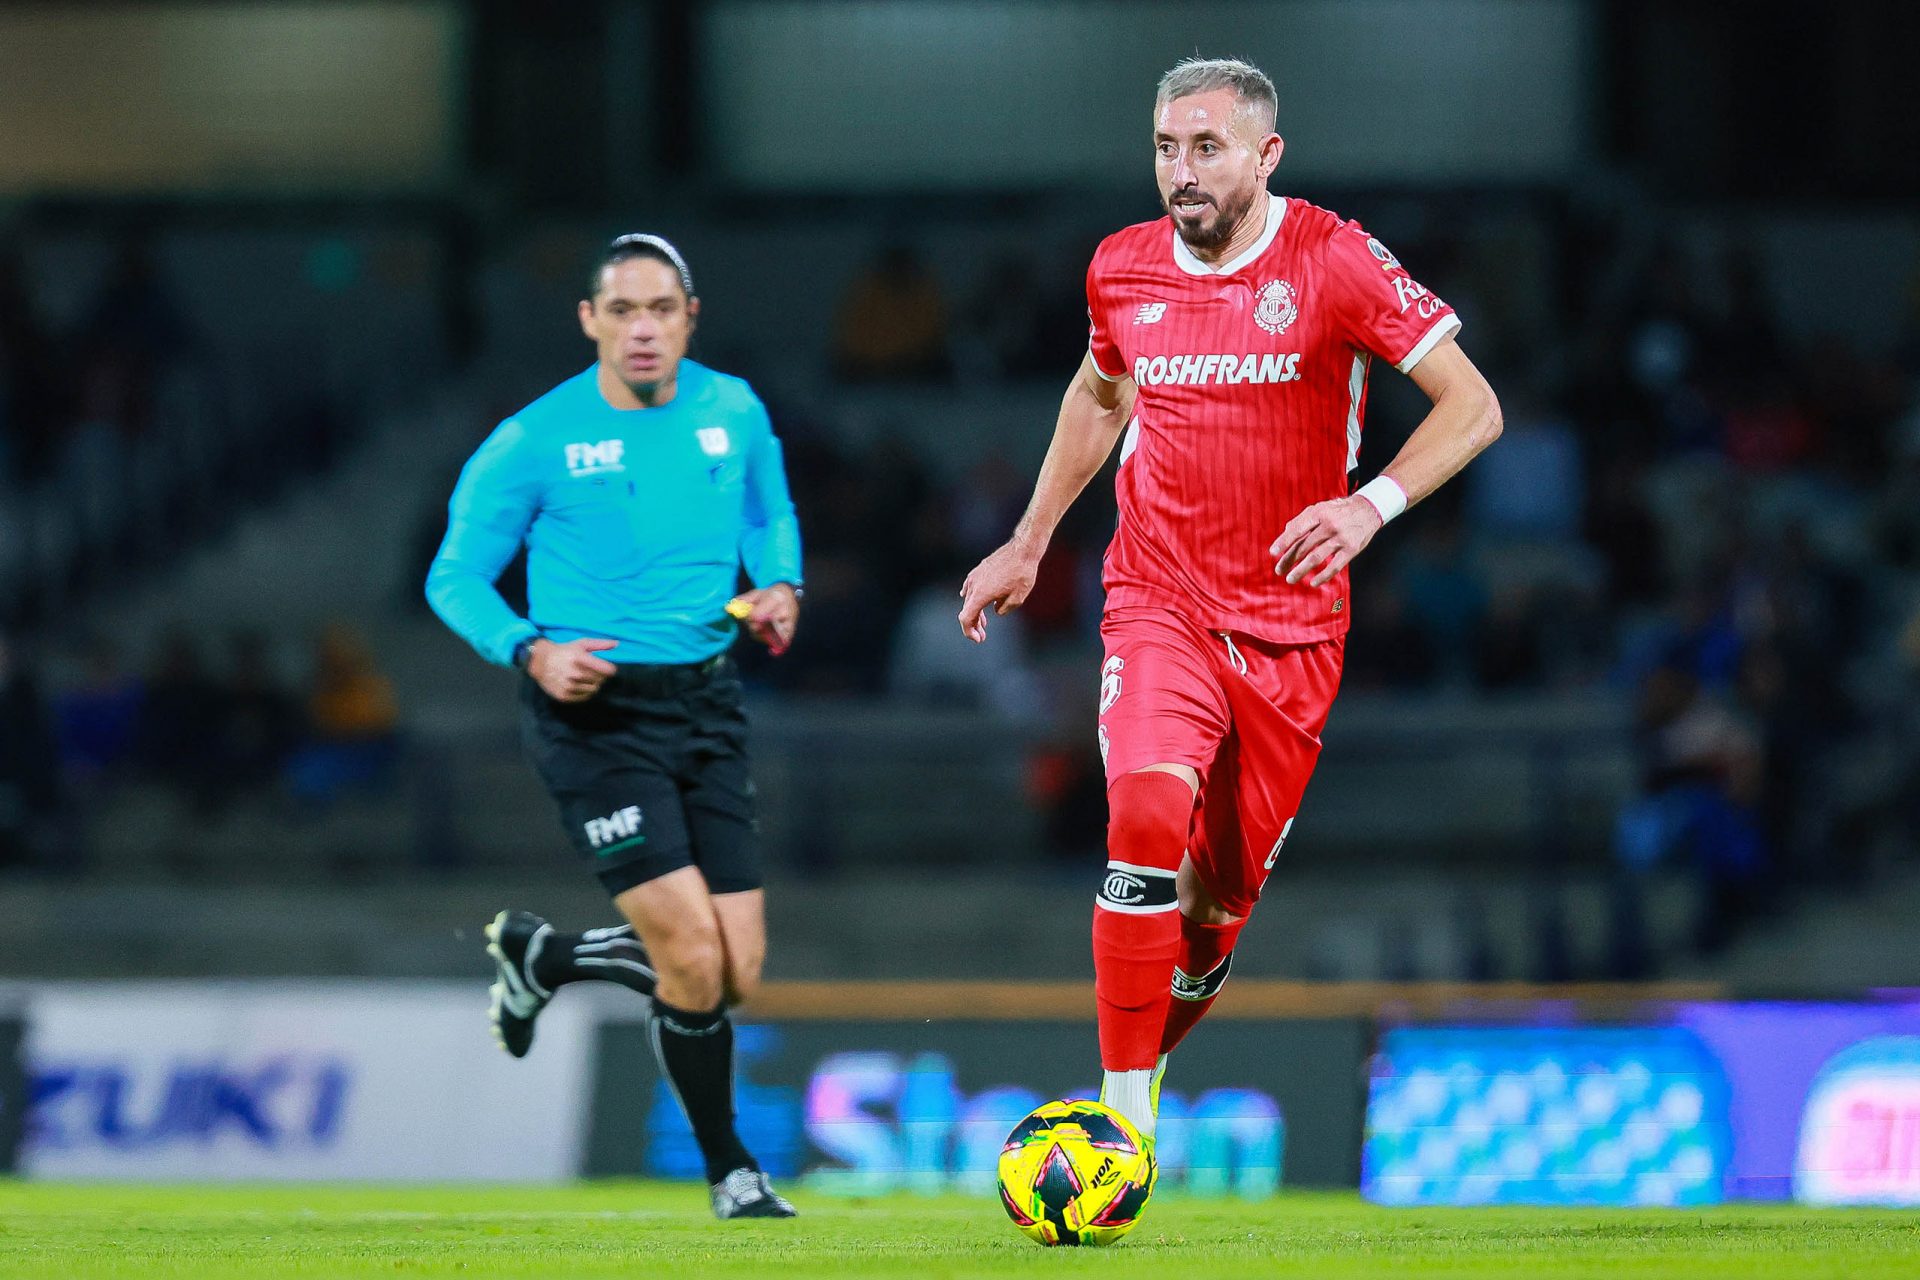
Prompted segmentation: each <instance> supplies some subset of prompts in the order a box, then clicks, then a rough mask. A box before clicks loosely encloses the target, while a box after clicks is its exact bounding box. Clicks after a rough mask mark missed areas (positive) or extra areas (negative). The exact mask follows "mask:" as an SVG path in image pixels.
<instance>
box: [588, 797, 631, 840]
mask: <svg viewBox="0 0 1920 1280" xmlns="http://www.w3.org/2000/svg"><path fill="white" fill-rule="evenodd" d="M586 829H587V843H588V844H590V845H592V846H593V847H594V848H596V849H599V848H604V847H605V846H607V845H610V844H617V843H619V842H620V841H622V840H627V839H630V838H632V837H633V836H634V835H636V834H637V833H638V832H639V830H640V806H639V805H637V804H630V805H628V806H627V807H626V808H624V809H621V810H618V811H617V812H614V813H610V814H608V815H607V816H606V817H604V818H589V819H587V821H586Z"/></svg>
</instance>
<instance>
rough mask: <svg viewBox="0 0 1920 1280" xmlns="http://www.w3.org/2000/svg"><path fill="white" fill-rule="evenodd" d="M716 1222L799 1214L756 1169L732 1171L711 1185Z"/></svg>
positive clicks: (793, 1216) (792, 1216)
mask: <svg viewBox="0 0 1920 1280" xmlns="http://www.w3.org/2000/svg"><path fill="white" fill-rule="evenodd" d="M713 1216H714V1217H716V1218H723V1219H724V1218H797V1217H799V1216H800V1212H799V1210H797V1209H795V1208H794V1207H793V1206H792V1205H791V1204H789V1203H787V1200H786V1197H784V1196H782V1195H780V1194H779V1193H778V1192H776V1191H775V1190H774V1189H773V1184H772V1183H770V1182H768V1181H767V1175H766V1174H764V1173H762V1172H760V1171H759V1170H758V1169H735V1170H734V1171H733V1172H732V1173H730V1174H728V1175H727V1176H726V1177H724V1178H722V1179H720V1181H718V1182H716V1183H714V1184H713Z"/></svg>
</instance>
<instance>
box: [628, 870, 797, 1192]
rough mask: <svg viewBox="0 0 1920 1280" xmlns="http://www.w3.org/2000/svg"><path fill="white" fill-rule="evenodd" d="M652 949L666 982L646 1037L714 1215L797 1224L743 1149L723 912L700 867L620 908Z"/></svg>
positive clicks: (642, 891)
mask: <svg viewBox="0 0 1920 1280" xmlns="http://www.w3.org/2000/svg"><path fill="white" fill-rule="evenodd" d="M614 905H615V906H617V907H619V908H620V911H621V914H622V915H624V916H626V917H627V919H628V920H630V921H631V922H632V923H633V927H634V929H635V931H636V932H638V933H639V935H640V938H641V940H642V941H643V942H645V943H646V946H647V951H648V953H649V954H651V955H652V957H653V960H654V967H655V968H656V969H657V970H658V971H659V974H660V982H659V986H658V988H657V989H656V990H655V992H654V997H653V1016H652V1017H651V1018H650V1019H649V1020H648V1035H649V1038H650V1039H651V1041H652V1043H653V1053H654V1057H655V1058H656V1059H657V1060H658V1062H659V1064H660V1070H661V1073H662V1074H663V1075H665V1076H666V1078H667V1081H668V1082H669V1084H671V1085H672V1087H673V1091H674V1096H675V1097H677V1098H678V1099H679V1101H680V1107H681V1110H683V1111H684V1112H686V1116H687V1123H688V1124H689V1125H690V1126H691V1127H692V1129H693V1137H694V1141H695V1142H696V1143H697V1144H698V1145H699V1147H700V1155H701V1158H702V1159H703V1160H704V1161H705V1163H706V1176H707V1184H708V1186H709V1187H710V1188H711V1189H712V1201H713V1209H714V1213H715V1214H716V1215H717V1216H719V1217H722V1218H735V1217H791V1216H793V1209H792V1206H791V1205H788V1204H787V1203H786V1202H785V1201H784V1200H782V1199H781V1198H780V1197H779V1196H777V1195H775V1194H774V1193H773V1191H772V1188H771V1187H769V1186H768V1185H767V1183H766V1177H765V1175H764V1174H763V1173H761V1171H760V1166H759V1164H758V1163H757V1162H756V1161H755V1160H754V1158H753V1156H752V1155H751V1154H750V1153H749V1152H748V1151H747V1148H746V1145H745V1144H744V1143H742V1142H741V1140H740V1133H739V1129H738V1127H737V1124H736V1117H735V1114H734V1107H733V1021H732V1019H731V1018H729V1017H728V1016H727V1005H726V1002H725V1000H724V996H725V993H726V984H727V964H726V943H725V941H724V940H723V939H724V935H723V933H722V931H721V924H720V912H719V910H718V909H717V907H716V905H715V899H714V896H713V895H712V894H711V893H710V892H708V888H707V881H706V877H705V876H703V875H701V874H700V869H699V868H698V867H692V866H688V867H682V868H680V869H679V870H677V871H674V872H671V873H669V874H667V875H664V876H661V877H660V878H659V879H657V880H650V881H648V882H647V883H645V884H641V885H637V886H635V887H634V888H632V889H629V890H627V891H626V892H625V893H623V894H621V895H620V896H619V897H618V898H616V899H615V900H614Z"/></svg>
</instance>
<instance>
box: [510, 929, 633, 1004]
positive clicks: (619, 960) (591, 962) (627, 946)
mask: <svg viewBox="0 0 1920 1280" xmlns="http://www.w3.org/2000/svg"><path fill="white" fill-rule="evenodd" d="M527 967H528V968H529V969H531V970H532V971H533V980H534V981H535V982H537V983H539V984H540V985H541V986H543V987H545V988H546V989H547V990H548V991H552V990H554V989H556V988H558V987H564V986H565V985H566V984H567V983H569V982H588V981H595V980H598V981H603V982H617V983H619V984H620V985H621V986H623V987H626V988H627V989H629V990H631V991H637V992H639V993H640V994H641V995H643V996H650V995H652V994H653V984H654V974H653V964H652V962H651V961H649V960H648V959H647V952H646V948H644V947H642V946H641V945H640V940H639V939H638V938H635V937H634V936H633V926H632V925H628V924H623V925H615V926H613V927H612V928H607V929H589V930H587V931H586V932H585V933H561V932H560V931H559V930H558V929H556V930H554V931H553V932H552V933H549V934H546V935H544V936H543V937H541V939H540V941H539V944H538V950H534V949H533V948H529V954H528V957H527Z"/></svg>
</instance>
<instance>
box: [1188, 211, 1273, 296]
mask: <svg viewBox="0 0 1920 1280" xmlns="http://www.w3.org/2000/svg"><path fill="white" fill-rule="evenodd" d="M1286 216H1287V198H1286V197H1285V196H1276V195H1269V196H1268V197H1267V228H1266V230H1264V231H1262V232H1261V233H1260V238H1259V239H1258V240H1256V241H1254V242H1253V244H1252V245H1251V246H1249V247H1248V249H1247V251H1246V252H1245V253H1243V254H1241V255H1240V256H1239V257H1237V258H1235V259H1233V260H1232V261H1231V262H1223V263H1221V264H1220V265H1219V266H1217V267H1215V266H1209V265H1208V264H1206V263H1204V262H1202V261H1200V259H1199V258H1198V257H1197V256H1196V255H1195V254H1194V252H1193V250H1191V249H1189V248H1187V242H1186V241H1185V240H1182V239H1181V238H1180V230H1179V228H1177V227H1176V228H1174V231H1173V260H1174V262H1175V264H1177V265H1178V266H1179V268H1180V269H1181V270H1182V271H1184V272H1186V273H1187V274H1188V275H1190V276H1230V275H1232V274H1233V273H1234V272H1236V271H1238V270H1240V268H1242V267H1244V266H1246V265H1247V264H1248V263H1249V262H1252V261H1253V260H1254V259H1255V258H1258V257H1259V256H1260V255H1261V254H1263V253H1265V252H1266V251H1267V249H1268V248H1269V247H1270V246H1271V245H1272V244H1273V238H1274V237H1275V236H1277V235H1279V234H1280V220H1281V219H1282V218H1284V217H1286Z"/></svg>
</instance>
